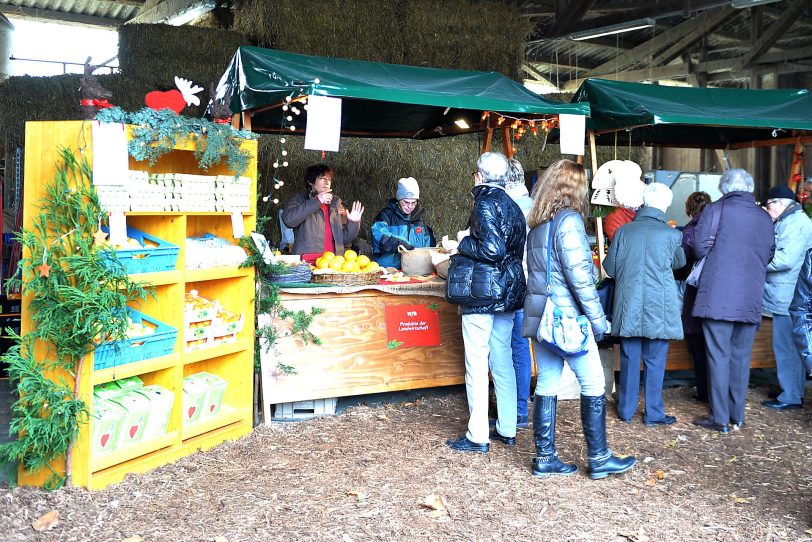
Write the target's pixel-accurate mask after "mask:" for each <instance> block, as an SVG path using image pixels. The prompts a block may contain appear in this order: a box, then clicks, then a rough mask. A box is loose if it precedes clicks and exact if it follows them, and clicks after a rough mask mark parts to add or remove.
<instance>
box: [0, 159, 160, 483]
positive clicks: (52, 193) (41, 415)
mask: <svg viewBox="0 0 812 542" xmlns="http://www.w3.org/2000/svg"><path fill="white" fill-rule="evenodd" d="M59 155H60V159H61V163H60V164H59V165H58V167H57V173H56V175H55V178H54V180H53V182H52V183H51V184H49V185H48V186H47V187H46V189H45V196H44V197H43V198H42V200H41V202H40V206H39V209H40V212H39V215H38V216H37V217H36V218H35V219H34V221H33V224H32V226H31V227H30V228H25V229H23V231H22V232H20V233H19V234H18V235H17V238H18V240H19V241H20V243H21V244H22V245H23V247H24V248H25V249H26V253H27V257H26V258H23V259H22V260H20V263H19V266H20V270H21V273H20V275H19V278H14V279H10V280H9V285H10V286H16V287H18V288H20V290H21V291H22V293H23V294H24V295H26V296H28V297H29V299H30V304H29V307H30V310H31V331H30V332H29V333H27V334H26V335H24V336H19V335H14V336H13V339H14V340H15V341H16V343H17V344H16V345H15V346H13V347H12V348H10V349H9V350H8V351H7V352H6V354H4V355H3V358H2V359H3V361H5V362H6V363H7V364H8V365H9V377H10V378H11V380H12V382H15V383H16V384H17V386H18V389H19V392H20V398H19V399H18V400H17V402H15V403H14V405H13V407H12V422H11V431H12V432H16V433H18V434H19V438H18V439H17V440H16V441H12V442H9V443H6V444H3V445H0V458H1V459H5V460H8V461H19V462H20V463H21V464H22V465H23V467H24V468H25V469H26V470H29V471H36V470H39V469H42V468H48V469H50V470H51V471H52V473H53V476H52V477H51V479H50V480H49V481H48V482H47V484H46V487H54V488H55V487H59V486H61V485H62V484H65V483H66V484H68V485H70V483H71V454H72V446H73V442H74V440H75V439H76V436H77V434H78V430H79V426H80V424H82V423H87V421H88V419H89V413H88V409H87V405H85V404H84V402H82V401H81V400H79V399H78V395H79V384H80V381H79V380H80V375H81V372H82V364H83V362H84V359H85V357H86V356H87V354H89V353H90V352H91V351H92V350H93V349H94V348H95V347H96V345H97V343H98V342H100V338H101V337H105V338H109V339H111V340H120V339H123V338H124V337H125V334H126V331H127V322H126V319H125V318H121V316H122V314H124V313H125V311H126V310H127V308H126V307H127V303H128V302H130V301H136V300H143V299H145V298H146V296H147V295H149V293H150V292H149V291H148V290H147V288H146V286H145V285H144V284H142V283H138V282H132V281H130V279H129V277H128V275H127V272H126V270H125V269H124V267H123V265H122V264H121V263H120V262H118V260H117V259H116V257H115V254H114V253H113V252H110V249H107V248H104V249H101V250H100V249H98V248H97V247H95V246H94V237H93V233H95V232H96V231H97V230H98V229H99V227H100V226H101V217H102V214H101V211H100V207H99V201H98V198H97V196H96V193H95V190H94V189H93V187H92V170H91V168H90V166H89V164H88V163H87V161H86V160H85V159H84V158H82V159H81V160H77V159H76V157H75V156H74V154H73V152H72V151H70V150H69V149H65V148H62V149H60V150H59ZM35 345H36V346H37V347H38V348H37V355H35V352H34V350H35V349H34V346H35ZM40 345H41V346H40ZM59 375H71V376H72V377H73V380H74V383H73V389H71V387H70V386H69V385H68V383H67V382H66V379H65V378H64V377H60V376H59ZM62 456H65V460H66V473H65V476H64V477H61V476H59V475H58V474H57V472H56V471H55V470H54V469H53V468H52V467H51V465H50V464H51V463H52V462H53V461H55V460H57V459H59V458H60V457H62Z"/></svg>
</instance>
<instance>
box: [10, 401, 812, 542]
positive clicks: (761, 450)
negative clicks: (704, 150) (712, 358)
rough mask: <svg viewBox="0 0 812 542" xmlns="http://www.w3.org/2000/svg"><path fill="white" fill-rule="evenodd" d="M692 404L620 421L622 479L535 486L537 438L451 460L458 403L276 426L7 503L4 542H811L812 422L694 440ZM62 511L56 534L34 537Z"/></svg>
mask: <svg viewBox="0 0 812 542" xmlns="http://www.w3.org/2000/svg"><path fill="white" fill-rule="evenodd" d="M691 394H692V390H691V389H689V388H675V389H670V390H666V391H665V394H664V395H665V401H666V407H667V411H668V412H669V413H671V414H675V415H677V417H678V418H679V421H678V423H677V424H675V425H673V426H670V427H657V428H647V427H645V426H643V424H642V422H641V421H640V419H639V417H638V418H637V419H636V420H635V422H634V423H633V424H630V425H628V424H623V423H620V422H619V421H617V419H616V418H615V417H614V415H613V413H612V412H611V408H612V405H611V404H610V405H609V406H610V414H609V416H608V424H607V425H608V430H607V431H608V436H609V444H610V446H611V447H612V448H613V449H614V450H615V451H616V452H619V453H630V454H634V455H636V456H637V457H638V459H639V460H640V462H639V464H638V465H637V467H635V468H634V469H633V470H632V471H630V472H629V473H627V474H625V475H621V476H617V477H610V478H608V479H605V480H597V481H593V480H590V479H589V478H587V477H586V476H585V475H584V474H583V471H579V473H578V474H577V475H575V476H572V477H567V478H546V479H538V478H534V477H533V476H531V474H530V461H531V457H532V456H533V447H532V429H530V430H523V431H521V432H520V433H519V438H518V446H516V447H514V448H508V447H505V446H503V445H502V444H500V443H493V444H492V445H491V451H490V453H488V454H484V455H483V454H466V453H458V452H453V451H451V450H450V449H449V448H447V447H446V446H445V440H446V439H447V438H449V437H455V436H457V435H459V434H461V433H462V432H463V431H464V428H465V423H466V417H467V410H466V406H465V396H464V393H463V392H461V391H459V392H456V393H453V394H450V395H446V396H441V397H431V398H427V399H425V400H417V401H413V402H410V403H404V404H396V405H385V406H381V407H374V408H371V407H367V406H359V407H354V408H351V409H349V410H348V411H346V412H344V413H342V414H339V415H336V416H328V417H324V418H320V419H314V420H309V421H304V422H298V423H274V424H272V425H270V426H266V427H260V428H257V429H256V430H255V431H254V432H253V434H252V435H250V436H249V437H247V438H245V439H243V440H240V441H239V442H234V443H227V444H223V445H221V446H219V447H217V448H215V449H214V450H211V451H208V452H205V453H198V454H196V455H194V456H191V457H187V458H184V459H182V460H180V461H178V462H177V463H174V464H172V465H167V466H164V467H162V468H159V469H156V470H154V471H152V472H150V473H147V474H144V475H133V476H130V477H128V479H127V480H125V481H124V482H123V483H120V484H117V485H114V486H111V487H108V488H107V489H105V490H103V491H97V492H88V491H85V490H82V489H76V488H67V489H62V490H60V491H57V492H53V493H49V492H45V491H42V490H38V489H30V488H14V489H0V540H2V541H16V540H59V541H63V540H65V541H67V540H77V541H93V542H103V541H121V540H125V539H127V538H130V537H131V538H130V540H132V541H137V540H143V541H144V542H152V541H214V540H215V539H216V538H217V537H222V538H217V540H218V541H220V542H222V541H223V540H227V541H229V542H238V541H271V540H273V541H276V540H280V541H282V540H284V541H295V540H324V541H340V542H351V541H359V542H360V541H372V540H374V541H378V540H380V541H383V540H409V541H411V540H418V541H421V540H432V541H435V540H442V541H445V540H460V541H473V540H477V541H479V540H481V541H490V540H499V541H502V540H504V541H521V540H528V541H529V540H532V541H542V540H543V541H557V540H588V541H592V540H611V541H615V540H618V541H624V540H631V541H636V542H643V541H647V540H648V541H654V540H663V541H665V540H669V541H670V540H679V541H683V540H697V541H708V540H711V541H713V540H747V541H749V540H759V541H779V540H781V541H783V540H790V541H799V540H810V539H812V534H811V533H812V530H809V529H810V528H812V469H810V467H812V407H810V405H807V406H806V407H805V409H804V410H801V411H797V410H796V411H791V412H773V411H768V410H766V409H764V408H763V407H761V405H760V404H759V403H760V402H761V401H762V400H764V399H765V398H766V395H765V390H763V389H756V390H751V394H750V402H749V406H748V413H747V415H748V417H747V423H746V425H745V426H744V427H743V428H742V429H741V430H739V431H735V432H731V434H729V435H720V434H718V433H713V432H710V431H708V430H705V429H700V428H696V427H694V426H692V425H690V420H691V418H692V417H693V416H696V415H699V414H703V413H704V408H703V407H702V406H701V405H699V404H697V403H694V402H693V401H692V400H691ZM578 412H579V411H578V402H577V401H562V402H560V403H559V416H558V448H559V453H560V455H561V456H562V458H563V459H565V460H569V461H575V462H576V463H577V464H578V465H579V466H583V465H584V462H585V453H586V451H585V445H584V442H583V438H582V432H581V424H580V418H579V414H578ZM51 510H57V511H58V512H59V522H58V524H57V525H56V526H55V527H53V528H52V529H50V530H47V531H44V532H41V533H37V532H35V531H34V530H33V529H32V526H31V524H32V522H33V521H34V520H36V519H37V518H38V517H40V516H42V515H43V514H45V513H47V512H49V511H51Z"/></svg>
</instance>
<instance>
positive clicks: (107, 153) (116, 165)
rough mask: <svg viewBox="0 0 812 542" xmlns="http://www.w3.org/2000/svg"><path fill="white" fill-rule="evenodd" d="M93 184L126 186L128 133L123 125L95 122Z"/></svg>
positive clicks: (93, 129) (93, 132)
mask: <svg viewBox="0 0 812 542" xmlns="http://www.w3.org/2000/svg"><path fill="white" fill-rule="evenodd" d="M91 126H92V130H91V131H92V134H93V184H94V185H124V184H125V183H126V182H127V177H128V173H127V170H128V169H129V166H128V163H127V131H126V129H125V128H124V125H123V124H115V123H112V122H93V123H92V125H91Z"/></svg>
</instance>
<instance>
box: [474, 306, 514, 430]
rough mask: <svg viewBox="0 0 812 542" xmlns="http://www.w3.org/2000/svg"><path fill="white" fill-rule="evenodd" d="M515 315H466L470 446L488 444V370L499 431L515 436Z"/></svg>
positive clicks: (504, 313)
mask: <svg viewBox="0 0 812 542" xmlns="http://www.w3.org/2000/svg"><path fill="white" fill-rule="evenodd" d="M512 327H513V313H511V312H500V313H496V314H463V315H462V338H463V343H464V345H465V391H466V395H467V398H468V415H469V416H468V431H467V433H466V434H465V436H466V437H467V438H468V440H470V441H471V442H476V443H478V444H483V443H485V442H489V434H490V431H489V429H488V369H490V373H491V376H492V377H493V387H494V389H495V390H496V412H497V415H498V419H497V421H496V431H497V432H498V433H499V434H500V435H502V436H504V437H515V436H516V373H515V372H514V371H513V361H512V358H513V353H512V352H511V350H510V335H511V329H512Z"/></svg>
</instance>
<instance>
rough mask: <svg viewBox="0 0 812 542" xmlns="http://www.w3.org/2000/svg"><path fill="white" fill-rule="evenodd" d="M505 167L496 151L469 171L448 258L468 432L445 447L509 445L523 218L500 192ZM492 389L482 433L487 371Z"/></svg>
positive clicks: (479, 448) (483, 448)
mask: <svg viewBox="0 0 812 542" xmlns="http://www.w3.org/2000/svg"><path fill="white" fill-rule="evenodd" d="M509 175H510V167H509V164H508V161H507V158H505V156H504V155H502V154H500V153H496V152H486V153H483V154H482V155H481V156H480V157H479V160H478V161H477V171H476V173H474V188H473V189H472V190H471V195H472V196H473V198H474V208H473V211H472V212H471V216H470V218H469V219H468V231H469V234H468V235H466V236H465V237H463V238H462V240H461V241H460V244H459V247H458V249H457V250H458V253H457V254H454V255H453V256H451V264H450V266H449V269H448V279H447V282H446V300H447V301H448V302H449V303H453V304H456V305H459V306H460V307H459V311H460V313H461V314H462V337H463V343H464V345H465V391H466V393H467V398H468V413H469V419H468V430H467V432H466V433H465V434H464V435H462V436H460V437H459V438H456V439H453V440H452V439H449V440H448V441H447V442H446V444H447V445H448V446H449V447H451V448H452V449H454V450H457V451H460V452H480V453H487V452H488V451H489V450H490V439H494V440H498V441H499V442H501V443H503V444H504V445H506V446H515V445H516V374H515V373H514V370H513V359H512V358H513V355H512V351H511V347H510V340H511V332H512V329H513V316H514V312H515V311H516V310H517V309H520V308H522V307H523V304H524V296H525V289H526V283H525V277H524V271H523V269H522V258H523V256H524V243H525V238H526V230H525V221H524V215H523V214H522V210H521V209H520V208H519V206H518V205H517V204H516V202H514V201H513V200H512V199H511V197H510V196H509V195H508V194H507V192H506V191H505V184H506V182H507V181H508V177H509ZM489 369H490V373H491V375H492V376H493V384H494V388H495V390H496V410H497V414H498V418H497V420H496V429H495V431H494V432H493V433H492V434H490V435H489V431H488V370H489Z"/></svg>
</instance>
